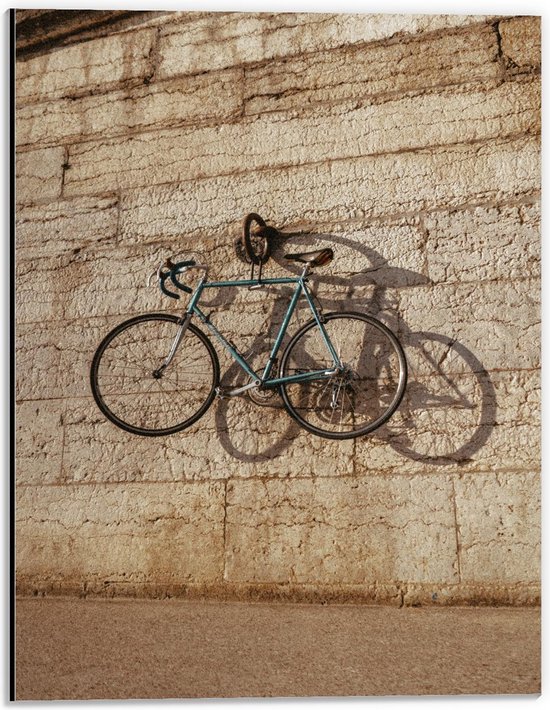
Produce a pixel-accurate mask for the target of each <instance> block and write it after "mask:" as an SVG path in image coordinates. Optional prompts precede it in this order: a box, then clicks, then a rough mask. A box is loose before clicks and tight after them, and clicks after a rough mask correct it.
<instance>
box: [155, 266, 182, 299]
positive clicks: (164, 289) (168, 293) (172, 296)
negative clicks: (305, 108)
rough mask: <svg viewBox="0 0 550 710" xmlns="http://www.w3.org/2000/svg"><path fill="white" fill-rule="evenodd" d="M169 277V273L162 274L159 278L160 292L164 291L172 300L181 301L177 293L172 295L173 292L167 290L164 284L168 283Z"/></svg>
mask: <svg viewBox="0 0 550 710" xmlns="http://www.w3.org/2000/svg"><path fill="white" fill-rule="evenodd" d="M169 276H170V272H167V273H166V274H161V275H160V278H159V286H160V290H161V291H162V293H163V294H164V295H165V296H170V298H176V299H178V300H179V296H178V294H177V293H172V292H171V291H169V290H168V289H167V288H166V286H165V285H164V282H165V281H166V279H167V278H168V277H169Z"/></svg>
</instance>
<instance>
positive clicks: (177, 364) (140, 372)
mask: <svg viewBox="0 0 550 710" xmlns="http://www.w3.org/2000/svg"><path fill="white" fill-rule="evenodd" d="M178 328H179V323H178V320H177V318H176V317H174V316H168V315H167V316H162V315H158V316H157V315H156V316H141V317H138V318H135V319H131V320H130V321H127V322H126V323H124V324H121V325H120V326H119V327H117V328H115V329H114V330H113V331H112V332H111V333H110V334H109V335H108V336H107V337H106V338H105V340H104V341H103V343H102V344H101V345H100V347H99V348H98V351H97V353H96V355H95V356H94V360H93V363H92V391H93V393H94V397H95V399H96V402H97V403H98V405H99V407H100V409H101V410H102V411H103V413H104V414H105V415H106V416H107V417H108V418H109V419H110V420H111V421H113V422H114V423H115V424H117V425H118V426H120V427H121V428H123V429H126V430H128V431H131V432H133V433H138V434H148V435H156V434H164V433H171V432H173V431H179V430H180V429H183V428H185V427H186V426H188V425H189V423H192V422H193V421H194V420H195V419H196V418H197V417H198V416H201V415H202V414H203V413H204V411H206V409H207V407H208V406H209V405H210V403H211V402H212V399H213V397H214V388H215V385H216V383H217V381H218V377H219V366H218V362H217V358H216V355H215V353H214V351H213V348H212V346H211V345H210V343H209V340H208V338H207V337H206V336H205V335H204V334H202V333H201V331H199V330H198V329H197V328H195V327H194V326H193V325H190V326H189V330H188V331H187V333H186V335H185V337H184V338H183V339H182V341H181V342H180V344H179V347H178V350H177V351H176V354H175V356H174V359H173V361H172V363H171V364H170V365H169V369H168V370H167V372H165V373H162V376H161V377H158V378H156V377H153V372H154V370H156V369H158V367H160V366H161V364H162V363H163V362H164V361H165V360H166V356H167V354H168V353H169V352H170V349H171V347H172V344H173V343H174V340H175V337H176V335H177V330H178ZM155 353H158V354H155ZM153 362H154V363H155V364H154V365H153Z"/></svg>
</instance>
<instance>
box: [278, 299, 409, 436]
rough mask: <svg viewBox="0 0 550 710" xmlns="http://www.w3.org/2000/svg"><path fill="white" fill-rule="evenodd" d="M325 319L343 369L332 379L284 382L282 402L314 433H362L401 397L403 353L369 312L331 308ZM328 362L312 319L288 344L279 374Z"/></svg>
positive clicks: (330, 364)
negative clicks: (340, 310)
mask: <svg viewBox="0 0 550 710" xmlns="http://www.w3.org/2000/svg"><path fill="white" fill-rule="evenodd" d="M324 320H325V328H326V330H327V333H328V334H329V337H330V340H331V342H332V343H333V345H334V347H335V348H336V350H339V351H340V352H338V355H339V356H340V357H341V359H342V362H343V363H345V364H346V366H347V367H346V371H345V372H344V373H342V374H341V375H335V376H333V377H332V378H326V379H318V380H312V381H309V382H301V383H293V384H292V383H291V384H283V385H281V396H282V398H283V402H284V404H285V407H286V409H287V411H288V413H289V414H290V415H291V416H292V417H293V418H294V419H295V420H296V421H297V422H298V423H299V424H300V425H301V426H303V427H304V428H305V429H307V430H308V431H309V432H311V433H312V434H316V435H317V436H322V437H324V438H326V439H353V438H355V437H357V436H364V435H365V434H369V433H370V432H372V431H374V430H375V429H378V427H380V426H382V424H384V422H386V421H387V420H388V419H389V418H390V417H391V415H392V414H393V413H394V412H395V410H396V409H397V407H398V406H399V404H400V402H401V400H402V398H403V394H404V393H405V387H406V384H407V361H406V359H405V353H404V352H403V348H402V347H401V345H400V343H399V341H398V340H397V338H396V337H395V335H394V334H393V333H392V332H391V330H389V328H387V327H386V326H385V325H384V324H383V323H381V322H380V321H379V320H377V319H376V318H373V317H372V316H368V315H365V314H363V313H356V312H348V313H344V312H343V313H330V314H328V315H325V316H324ZM332 367H333V361H332V358H331V356H330V355H329V352H328V348H327V346H326V344H325V343H324V340H323V338H322V335H321V331H320V330H319V328H318V327H317V323H316V321H315V320H311V321H309V322H308V323H306V325H304V326H303V328H301V329H300V330H299V331H298V332H297V333H296V335H295V336H294V337H293V338H292V340H291V341H290V342H289V344H288V345H287V347H286V349H285V351H284V353H283V357H282V359H281V366H280V374H279V376H280V377H287V376H289V375H293V374H296V373H298V372H307V371H311V370H322V369H332ZM337 410H338V412H337ZM335 414H336V420H335V419H334V416H335ZM338 418H339V420H338Z"/></svg>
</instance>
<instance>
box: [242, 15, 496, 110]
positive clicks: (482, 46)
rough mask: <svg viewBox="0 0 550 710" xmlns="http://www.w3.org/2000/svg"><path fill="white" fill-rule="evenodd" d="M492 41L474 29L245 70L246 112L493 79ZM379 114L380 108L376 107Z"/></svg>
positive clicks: (489, 33) (483, 28)
mask: <svg viewBox="0 0 550 710" xmlns="http://www.w3.org/2000/svg"><path fill="white" fill-rule="evenodd" d="M497 54H498V47H497V35H496V33H495V31H494V30H493V28H492V27H491V26H489V25H484V24H476V25H474V26H473V27H466V28H464V29H463V30H459V31H457V32H446V33H445V34H441V35H436V36H434V35H432V34H429V35H428V36H424V35H423V34H419V35H416V36H415V35H412V36H411V37H408V38H403V39H402V40H401V41H398V42H389V43H374V44H359V45H351V46H350V45H347V46H345V47H342V48H340V49H331V50H328V51H318V52H314V53H311V54H308V55H306V56H296V57H291V58H288V57H285V58H283V59H279V60H275V61H270V62H269V63H266V64H262V65H260V66H258V67H254V66H252V67H246V68H245V88H244V98H245V110H246V113H249V114H255V113H262V112H264V111H280V110H288V109H298V108H303V107H304V106H308V105H309V104H312V103H318V102H324V101H330V102H333V101H336V100H339V101H341V100H347V99H360V98H364V97H367V96H370V97H372V96H377V95H379V94H395V93H398V92H404V91H419V90H425V89H429V88H430V87H435V86H438V87H440V86H441V85H445V84H461V83H464V82H473V81H480V80H485V81H487V80H490V79H495V78H497V76H498V75H499V73H500V66H499V64H498V61H497ZM378 108H379V109H380V107H378Z"/></svg>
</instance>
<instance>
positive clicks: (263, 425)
mask: <svg viewBox="0 0 550 710" xmlns="http://www.w3.org/2000/svg"><path fill="white" fill-rule="evenodd" d="M327 246H329V247H333V248H334V251H335V260H334V266H333V267H332V270H333V271H335V270H338V272H339V274H338V275H335V274H334V273H331V272H330V271H323V270H322V269H317V270H316V271H315V274H314V275H313V276H312V279H311V285H312V290H313V291H314V292H315V293H316V294H317V295H318V296H319V300H320V301H321V303H322V305H323V310H324V312H326V313H328V312H330V311H343V310H346V311H354V310H357V311H360V312H364V313H369V314H371V315H374V316H376V317H378V318H380V320H382V321H383V322H384V323H385V324H386V325H388V327H389V328H390V329H391V330H393V331H394V332H395V333H396V334H397V335H398V337H399V340H400V341H401V343H402V345H403V347H404V348H405V352H406V356H407V361H408V366H409V378H408V384H407V389H406V392H405V396H404V399H403V401H402V403H401V405H400V407H399V409H398V410H397V412H396V413H395V414H394V415H393V417H392V418H391V419H390V420H389V421H388V422H387V423H386V424H384V425H383V426H382V427H380V429H378V430H376V431H375V432H373V433H372V434H370V435H368V436H366V437H364V438H360V439H358V440H357V441H358V443H359V446H361V443H363V442H365V441H368V442H372V443H373V444H376V443H378V444H380V443H382V442H383V443H384V444H386V445H389V446H390V447H392V448H393V449H394V450H395V451H396V452H397V453H398V454H400V455H401V456H404V457H406V458H409V459H411V460H414V461H418V462H422V463H426V464H431V465H435V466H445V465H450V464H455V465H456V464H465V463H467V462H468V461H469V460H470V459H472V457H473V456H474V454H475V453H476V452H477V451H478V450H479V449H481V447H482V446H483V445H484V444H485V443H486V441H487V440H488V438H489V436H490V434H491V431H492V428H493V427H494V425H495V417H496V395H495V390H494V387H493V384H492V381H491V378H490V376H489V373H488V372H487V370H486V369H485V368H484V367H483V365H482V363H481V362H480V361H479V359H478V358H477V357H476V355H474V354H473V353H472V352H471V351H470V350H468V348H466V347H465V346H464V345H463V344H461V343H460V342H458V341H457V340H456V339H455V338H453V337H451V336H448V335H445V334H440V333H430V332H413V331H412V330H411V329H410V328H409V327H408V326H407V324H406V322H405V321H404V319H403V314H402V313H400V310H399V307H398V300H399V289H402V288H404V287H407V288H408V287H415V286H422V285H428V284H429V283H430V281H429V279H428V278H427V277H426V276H423V275H422V274H420V273H417V272H414V271H411V270H408V269H402V268H397V267H393V266H391V265H390V264H389V263H388V261H387V260H386V259H385V258H384V257H383V256H382V255H381V254H380V253H379V252H377V251H375V250H374V249H372V248H370V247H368V246H366V245H364V244H361V243H358V242H356V241H354V240H352V239H350V238H348V237H346V236H342V235H334V234H322V233H313V232H312V233H309V234H302V235H299V236H297V235H292V236H286V235H284V232H283V233H282V234H281V238H280V239H277V240H274V243H273V244H272V253H271V259H272V260H273V261H274V262H275V263H276V264H277V266H279V267H281V268H282V269H284V270H285V271H286V272H291V273H292V274H299V271H300V269H299V266H296V265H294V264H292V263H291V262H288V261H287V260H285V259H284V255H285V253H288V252H295V251H306V250H312V249H321V248H324V247H327ZM269 267H270V262H268V264H266V270H268V269H269ZM358 269H360V270H358ZM290 293H291V292H290V291H289V290H286V289H285V290H281V289H278V290H277V291H276V294H275V295H276V298H275V301H274V303H273V305H272V308H271V310H270V311H269V312H268V313H267V315H266V316H265V321H264V323H263V325H262V327H261V328H259V329H258V330H257V331H256V332H258V331H259V332H261V335H259V336H257V337H253V338H252V340H251V341H249V342H248V343H247V348H248V351H247V354H248V355H250V356H252V355H253V357H258V359H259V360H262V359H263V360H265V355H266V353H267V352H268V351H269V349H270V345H271V344H272V342H273V336H274V334H275V333H276V332H277V330H278V328H279V327H280V323H281V318H282V317H283V315H284V311H285V310H286V307H287V303H288V299H289V294H290ZM227 295H228V294H227V293H226V294H224V295H223V300H221V296H218V297H216V298H215V299H213V300H212V301H211V303H210V305H212V306H216V305H218V306H221V305H223V306H224V308H227V307H228V306H230V305H231V304H232V302H233V301H234V300H235V298H236V292H235V293H234V294H232V295H231V296H230V298H229V299H227V298H226V296H227ZM306 311H307V312H306ZM300 315H301V313H300V311H298V312H297V320H298V322H300ZM302 315H303V316H305V319H309V318H310V317H311V314H310V311H309V309H307V308H306V309H304V310H303V311H302ZM300 324H301V323H300ZM296 329H297V324H296V323H295V324H294V327H291V330H292V331H295V330H296ZM252 361H253V360H252ZM245 383H246V377H245V376H244V374H243V372H242V370H241V368H240V367H239V366H238V365H236V364H232V365H231V366H230V367H229V368H228V369H227V370H226V372H225V375H224V376H223V378H222V385H223V386H235V385H237V386H238V385H243V384H245ZM252 399H253V402H254V404H253V403H252V402H251V401H250V399H249V398H248V397H244V398H243V397H236V398H232V399H222V400H220V401H218V403H217V407H216V410H215V420H216V430H217V435H218V438H219V440H220V443H221V444H222V446H223V447H224V449H225V450H226V451H227V452H228V453H229V454H230V455H231V456H232V457H233V458H236V459H237V460H240V461H243V462H254V461H266V460H270V459H273V458H275V457H278V456H281V455H282V454H283V453H284V452H285V451H287V450H288V449H289V447H291V446H292V444H293V441H294V439H295V438H296V437H297V436H298V434H299V433H300V431H302V429H301V428H300V427H299V426H298V424H297V423H296V422H294V421H293V420H292V419H290V418H289V416H288V414H287V413H286V412H285V411H284V408H283V405H282V401H281V399H280V397H279V395H278V394H277V393H274V392H271V393H269V394H268V395H267V396H266V397H265V399H263V400H262V399H261V398H258V397H257V396H256V397H254V396H253V397H252ZM255 405H261V406H262V408H263V409H265V411H264V412H261V411H258V409H257V407H256V406H255ZM251 432H252V433H251ZM318 441H319V444H320V445H321V446H322V445H323V442H324V444H327V442H326V440H323V439H318ZM359 451H360V449H359Z"/></svg>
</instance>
